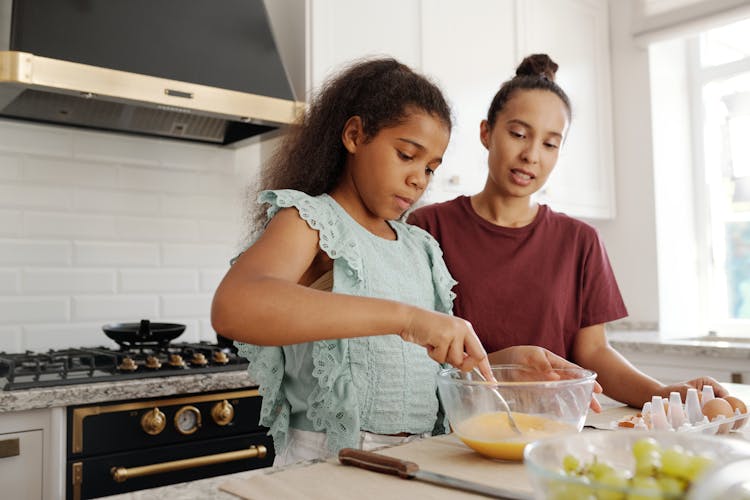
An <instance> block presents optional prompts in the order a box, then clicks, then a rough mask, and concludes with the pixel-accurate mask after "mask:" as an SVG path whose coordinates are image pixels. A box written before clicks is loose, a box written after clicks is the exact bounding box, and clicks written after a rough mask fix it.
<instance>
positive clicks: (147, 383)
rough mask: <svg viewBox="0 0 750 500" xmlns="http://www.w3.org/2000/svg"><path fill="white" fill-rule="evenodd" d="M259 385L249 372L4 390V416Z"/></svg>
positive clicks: (1, 407)
mask: <svg viewBox="0 0 750 500" xmlns="http://www.w3.org/2000/svg"><path fill="white" fill-rule="evenodd" d="M254 385H256V384H255V383H254V382H253V381H252V379H250V376H249V375H248V374H247V370H245V369H241V370H233V371H224V372H216V373H205V374H198V375H179V376H175V377H151V378H144V379H134V380H133V379H131V380H118V381H113V382H96V383H92V384H73V385H64V386H54V387H42V388H38V389H25V390H17V391H0V413H3V412H13V411H22V410H33V409H38V408H54V407H64V406H71V405H78V404H87V403H99V402H105V401H118V400H125V399H142V398H143V397H159V396H171V395H175V394H184V393H195V392H206V391H217V390H224V389H237V388H241V387H250V386H254Z"/></svg>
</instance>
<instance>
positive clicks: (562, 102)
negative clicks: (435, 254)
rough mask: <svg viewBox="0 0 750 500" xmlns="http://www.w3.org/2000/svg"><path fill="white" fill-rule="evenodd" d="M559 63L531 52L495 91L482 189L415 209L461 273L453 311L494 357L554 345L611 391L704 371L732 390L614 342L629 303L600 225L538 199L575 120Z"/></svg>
mask: <svg viewBox="0 0 750 500" xmlns="http://www.w3.org/2000/svg"><path fill="white" fill-rule="evenodd" d="M556 71H557V64H555V63H554V62H553V61H552V60H551V59H550V58H549V57H548V56H547V55H544V54H537V55H532V56H529V57H527V58H526V59H524V60H523V62H522V63H521V64H520V65H519V67H518V69H517V70H516V76H515V77H514V78H512V79H511V80H508V81H507V82H505V83H504V84H503V85H502V87H501V88H500V90H499V91H498V92H497V94H496V95H495V97H494V98H493V100H492V104H491V105H490V108H489V111H488V113H487V119H486V120H483V121H482V123H481V125H480V139H481V141H482V144H483V145H484V147H485V148H487V150H488V151H489V155H488V166H489V172H488V175H487V181H486V183H485V187H484V189H483V190H482V191H481V192H480V193H478V194H475V195H473V196H471V197H467V196H460V197H458V198H456V199H454V200H451V201H448V202H445V203H440V204H436V205H430V206H426V207H423V208H420V209H419V210H416V211H414V212H413V213H412V214H411V216H410V217H409V222H410V223H412V224H416V225H418V226H420V227H422V228H424V229H426V230H427V231H429V232H430V233H431V234H432V235H433V236H435V238H436V239H437V240H438V242H440V245H441V247H442V249H443V252H444V257H445V262H446V264H447V265H448V269H449V270H450V272H451V274H452V275H453V276H454V277H455V278H456V279H457V280H458V285H457V286H456V288H455V291H456V294H457V298H456V300H455V302H454V313H455V314H456V315H458V316H461V317H462V318H465V319H467V320H469V321H470V322H471V323H472V325H473V327H474V328H475V329H476V331H477V334H478V336H479V338H480V339H481V340H482V343H483V345H484V346H485V348H486V349H487V351H488V352H490V356H489V357H490V360H491V361H494V359H495V358H494V357H495V356H496V355H497V354H496V353H494V352H493V351H498V350H501V349H503V348H505V347H507V346H510V345H516V344H534V345H537V346H541V347H545V348H547V349H549V350H551V351H552V352H554V353H556V354H558V355H560V356H563V357H566V358H568V359H570V360H571V361H573V362H575V363H577V364H579V365H580V366H582V367H584V368H588V369H590V370H593V371H595V372H596V373H597V374H598V378H597V380H598V381H599V383H600V384H601V385H602V387H603V389H604V392H605V394H607V395H608V396H610V397H612V398H614V399H617V400H619V401H622V402H625V403H628V404H630V405H633V406H636V407H640V406H641V405H642V404H643V403H644V402H646V401H650V400H651V397H652V396H653V395H662V396H665V397H668V396H669V393H670V392H671V391H676V390H679V391H680V392H681V393H682V395H683V398H684V396H685V392H686V391H687V388H688V387H690V386H694V387H697V388H698V389H700V388H701V387H702V385H703V384H705V383H709V384H711V385H713V386H714V391H715V393H717V395H724V394H726V390H725V389H724V388H723V387H721V386H720V385H719V384H718V383H717V382H716V381H714V380H713V379H711V378H709V377H703V378H698V379H695V380H691V381H689V382H686V383H684V384H676V385H669V386H665V385H663V384H661V383H659V382H658V381H656V380H654V379H652V378H650V377H648V376H647V375H645V374H643V373H641V372H640V371H638V370H637V369H636V368H635V367H633V366H632V365H631V364H630V363H629V362H628V361H627V360H626V359H625V358H623V357H622V356H621V355H620V354H619V353H617V352H616V351H615V350H614V349H612V347H610V345H609V343H608V342H607V339H606V336H605V330H604V324H605V323H607V322H609V321H613V320H616V319H619V318H622V317H624V316H626V315H627V311H626V309H625V305H624V303H623V300H622V297H621V296H620V291H619V289H618V287H617V282H616V280H615V277H614V273H613V272H612V268H611V266H610V263H609V259H608V257H607V254H606V251H605V249H604V245H603V244H602V242H601V241H600V240H599V237H598V234H597V232H596V230H595V229H594V228H593V227H591V226H589V225H588V224H585V223H584V222H581V221H578V220H575V219H572V218H570V217H567V216H565V215H563V214H560V213H556V212H554V211H553V210H551V209H550V208H549V207H548V206H546V205H540V204H537V203H536V202H534V201H533V200H532V198H531V196H532V195H533V194H534V193H535V192H536V191H538V190H539V189H540V188H541V187H542V186H543V185H544V183H545V182H546V180H547V178H548V177H549V175H550V173H551V172H552V169H553V168H554V167H555V163H556V162H557V158H558V153H559V152H560V148H561V147H562V145H563V142H564V138H565V134H566V132H567V130H568V126H569V124H570V120H571V107H570V102H569V100H568V97H567V95H566V94H565V92H564V91H563V90H562V89H561V88H560V87H559V86H558V85H557V84H556V83H555V81H554V80H555V72H556ZM467 241H471V242H472V244H471V245H467V244H466V243H465V242H467Z"/></svg>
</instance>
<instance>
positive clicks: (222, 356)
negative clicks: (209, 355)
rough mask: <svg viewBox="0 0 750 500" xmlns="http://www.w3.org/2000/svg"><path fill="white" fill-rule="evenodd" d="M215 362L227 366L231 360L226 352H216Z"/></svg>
mask: <svg viewBox="0 0 750 500" xmlns="http://www.w3.org/2000/svg"><path fill="white" fill-rule="evenodd" d="M214 362H216V363H219V364H220V365H225V364H227V363H229V358H228V357H227V354H226V353H225V352H222V351H216V352H215V353H214Z"/></svg>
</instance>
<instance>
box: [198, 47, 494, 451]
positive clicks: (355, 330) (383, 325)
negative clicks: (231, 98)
mask: <svg viewBox="0 0 750 500" xmlns="http://www.w3.org/2000/svg"><path fill="white" fill-rule="evenodd" d="M450 129H451V117H450V110H449V108H448V105H447V104H446V102H445V100H444V98H443V96H442V94H441V92H440V90H439V89H438V88H437V87H435V86H434V85H433V84H431V83H430V82H428V81H427V80H426V79H425V78H423V77H422V76H420V75H418V74H416V73H414V72H413V71H411V70H410V69H409V68H408V67H406V66H404V65H403V64H400V63H398V62H397V61H395V60H392V59H383V60H373V61H369V62H363V63H360V64H357V65H355V66H353V67H351V68H350V69H348V70H347V71H346V72H344V73H343V74H341V75H340V76H339V77H338V78H336V79H334V80H333V81H331V82H329V83H328V85H327V86H326V87H325V88H324V89H323V92H322V94H321V95H319V97H318V98H317V99H316V100H315V101H314V102H313V103H312V104H311V105H310V107H309V109H308V111H307V113H306V115H305V116H304V117H303V118H302V119H301V123H300V124H299V125H298V126H296V127H294V128H293V129H292V130H291V131H290V132H289V133H288V134H287V137H286V139H285V142H284V144H283V145H282V147H281V148H280V149H279V151H278V153H277V155H276V157H275V158H274V159H273V160H272V162H271V165H270V168H269V169H268V170H267V171H266V172H265V173H264V177H263V178H262V180H261V184H262V186H263V187H264V188H274V189H275V190H271V191H268V190H267V191H263V192H262V193H261V194H260V196H259V202H260V203H262V204H263V205H267V212H266V213H265V214H262V215H260V216H259V217H258V219H257V221H258V223H259V228H260V229H262V233H261V234H260V236H259V237H258V238H257V239H256V240H255V242H254V243H253V244H252V245H251V246H250V247H249V248H248V249H247V250H246V251H244V252H243V253H242V254H241V255H240V256H239V257H237V258H236V260H235V261H234V263H233V265H232V266H231V268H230V269H229V271H228V272H227V274H226V276H225V277H224V279H223V281H222V282H221V284H220V285H219V287H218V289H217V291H216V294H215V297H214V301H213V306H212V312H211V319H212V322H213V326H214V328H215V330H216V332H217V333H219V334H221V335H223V336H225V337H229V338H232V339H236V340H238V341H241V342H242V344H239V347H240V352H241V354H243V355H244V356H246V357H247V358H248V360H249V361H250V368H249V371H250V374H251V376H252V377H253V378H254V380H255V381H256V382H257V383H258V384H259V386H260V393H261V394H262V396H263V403H262V409H261V423H262V424H264V425H267V426H269V427H270V432H271V434H272V436H273V438H274V445H275V448H276V452H277V461H276V463H277V464H283V463H289V462H293V461H297V460H302V459H310V458H318V457H321V456H327V455H330V454H332V453H336V452H337V451H338V450H339V449H340V448H343V447H363V446H364V447H367V446H374V445H373V443H375V444H377V443H380V444H391V443H395V442H399V441H401V440H404V439H411V438H412V436H419V435H424V434H430V433H433V432H443V430H444V429H443V422H442V420H441V419H439V411H438V410H439V408H438V399H437V393H436V381H435V374H436V372H437V370H438V369H439V363H444V362H448V363H450V364H452V365H455V366H456V367H459V368H461V369H463V370H471V369H472V368H474V367H475V366H478V367H479V368H480V369H481V371H482V372H483V373H484V374H485V375H487V376H489V375H490V374H491V372H490V370H489V364H488V361H487V355H486V352H485V350H484V349H483V348H482V345H481V343H480V342H479V339H478V338H477V336H476V334H475V333H474V331H473V329H472V328H471V325H470V324H469V323H467V322H466V321H464V320H462V319H459V318H457V317H454V316H451V315H450V312H451V307H452V300H453V295H452V292H451V287H452V286H453V284H454V283H455V281H453V279H452V278H451V276H450V274H449V273H448V270H447V269H446V267H445V264H444V262H443V260H442V257H441V253H440V249H439V247H438V245H437V243H436V242H435V240H434V239H433V238H432V237H431V236H430V235H429V234H427V233H426V232H424V231H423V230H421V229H419V228H416V227H412V226H408V225H406V224H404V223H400V222H396V220H397V219H398V218H399V217H400V216H401V215H402V214H403V213H404V211H406V210H407V209H408V208H409V207H410V206H411V205H412V204H413V203H414V202H415V201H416V200H418V199H419V197H420V196H421V195H422V193H423V192H424V190H425V188H426V187H427V184H428V182H429V180H430V176H431V175H432V174H433V173H434V171H435V169H437V168H438V166H439V165H440V162H441V160H442V155H443V152H444V151H445V148H446V146H447V144H448V138H449V135H450ZM278 188H285V189H278ZM264 215H267V220H266V217H265V216H264ZM263 226H265V227H263ZM329 292H334V293H329ZM425 348H426V349H425ZM363 431H365V432H363Z"/></svg>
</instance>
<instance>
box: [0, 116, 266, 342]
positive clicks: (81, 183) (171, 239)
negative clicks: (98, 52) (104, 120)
mask: <svg viewBox="0 0 750 500" xmlns="http://www.w3.org/2000/svg"><path fill="white" fill-rule="evenodd" d="M259 161H260V153H259V147H258V145H257V144H255V145H253V146H249V147H247V148H245V149H241V150H233V149H227V148H221V147H218V146H208V145H198V144H193V143H187V142H179V141H172V140H166V139H164V140H162V139H151V138H142V137H135V136H127V135H120V134H114V133H103V132H89V131H82V130H79V129H73V128H64V127H58V126H50V125H36V124H29V123H25V122H17V121H12V120H4V119H3V120H0V351H3V350H5V351H8V352H18V351H21V350H24V349H30V350H45V349H49V348H62V347H74V346H96V345H112V344H111V343H109V342H108V339H107V338H106V337H105V336H104V334H103V333H102V331H101V326H102V325H104V324H105V323H109V322H114V321H128V322H133V321H139V320H140V319H141V318H148V319H151V320H152V321H157V320H159V321H169V322H179V323H184V324H187V326H188V328H187V330H186V332H185V333H184V334H183V335H182V336H181V337H180V339H179V340H181V341H197V340H215V334H214V332H213V330H212V329H211V326H210V322H209V308H210V302H211V298H212V296H213V292H214V289H215V287H216V286H217V284H218V282H219V280H220V279H221V277H222V276H223V274H224V272H225V271H226V269H227V266H228V261H229V259H230V258H231V257H232V256H233V255H234V254H235V252H236V250H237V246H238V242H239V240H240V237H241V227H240V225H241V218H242V217H241V210H242V203H241V198H242V196H243V189H244V186H245V184H246V179H248V178H250V177H251V175H252V173H253V172H254V171H255V170H256V169H257V166H258V163H259Z"/></svg>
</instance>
